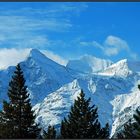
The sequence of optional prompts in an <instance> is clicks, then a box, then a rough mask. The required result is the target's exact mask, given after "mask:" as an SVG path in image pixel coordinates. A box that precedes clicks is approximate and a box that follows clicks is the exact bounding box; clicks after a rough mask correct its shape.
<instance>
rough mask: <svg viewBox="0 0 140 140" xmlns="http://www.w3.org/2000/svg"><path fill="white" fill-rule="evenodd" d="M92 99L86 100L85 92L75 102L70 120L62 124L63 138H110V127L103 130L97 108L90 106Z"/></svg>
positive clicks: (63, 121) (107, 126)
mask: <svg viewBox="0 0 140 140" xmlns="http://www.w3.org/2000/svg"><path fill="white" fill-rule="evenodd" d="M90 101H91V99H90V98H89V99H87V100H86V99H85V94H84V93H83V91H81V93H80V97H78V98H77V100H75V102H74V105H73V106H72V107H71V111H70V113H69V115H68V118H67V119H66V118H64V120H62V122H61V130H60V131H61V138H75V139H76V138H77V139H80V138H81V139H82V138H89V139H90V138H108V137H109V125H108V124H106V126H105V128H101V125H100V123H99V121H98V114H97V107H95V105H93V106H90Z"/></svg>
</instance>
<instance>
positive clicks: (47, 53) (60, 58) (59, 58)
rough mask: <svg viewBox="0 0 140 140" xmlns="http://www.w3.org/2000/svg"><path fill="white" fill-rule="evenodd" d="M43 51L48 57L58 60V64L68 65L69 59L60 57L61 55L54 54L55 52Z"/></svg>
mask: <svg viewBox="0 0 140 140" xmlns="http://www.w3.org/2000/svg"><path fill="white" fill-rule="evenodd" d="M41 52H42V53H44V54H45V55H46V56H47V57H48V58H50V59H52V60H53V61H55V62H57V63H58V64H61V65H64V66H66V64H67V62H68V60H66V59H64V58H62V57H60V56H59V55H57V54H54V53H53V52H51V51H47V50H42V51H41Z"/></svg>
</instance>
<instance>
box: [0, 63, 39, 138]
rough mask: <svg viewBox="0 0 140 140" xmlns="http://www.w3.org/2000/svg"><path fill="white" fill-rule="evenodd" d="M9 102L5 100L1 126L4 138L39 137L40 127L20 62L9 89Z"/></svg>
mask: <svg viewBox="0 0 140 140" xmlns="http://www.w3.org/2000/svg"><path fill="white" fill-rule="evenodd" d="M8 97H9V102H7V101H3V110H2V112H1V117H2V120H1V126H2V127H4V129H3V130H2V132H0V133H1V135H2V138H37V136H38V134H39V132H40V129H39V128H38V126H37V125H36V124H35V122H34V120H35V115H33V114H34V112H33V111H32V106H31V103H30V99H29V94H28V92H27V86H25V79H24V76H23V72H22V71H21V68H20V65H19V64H18V65H17V67H16V70H15V72H14V75H13V76H12V80H11V81H10V83H9V89H8Z"/></svg>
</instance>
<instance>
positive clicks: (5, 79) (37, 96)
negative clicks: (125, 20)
mask: <svg viewBox="0 0 140 140" xmlns="http://www.w3.org/2000/svg"><path fill="white" fill-rule="evenodd" d="M73 62H74V61H73ZM75 62H76V63H75ZM75 62H74V63H73V64H72V63H71V62H69V64H68V65H67V67H65V66H62V65H59V64H57V63H56V62H54V61H52V60H50V59H49V58H47V57H46V56H45V55H43V54H42V53H40V52H39V51H38V50H35V49H33V50H31V52H30V54H29V55H28V57H27V58H26V59H25V60H24V61H22V62H21V63H20V64H21V67H22V69H23V71H24V76H25V79H26V85H27V86H28V90H29V93H30V96H31V101H32V104H33V105H34V107H33V109H34V110H35V112H36V115H37V117H36V121H37V122H39V123H40V125H42V126H43V127H44V129H46V128H47V126H48V125H49V124H53V125H55V126H56V128H59V126H60V122H61V120H62V119H63V117H64V116H67V114H68V112H69V110H70V107H71V105H72V104H73V102H74V99H76V98H77V96H78V95H79V93H80V90H81V89H83V91H84V93H85V94H86V97H87V98H88V97H91V101H92V102H91V104H95V105H97V106H98V113H99V120H100V122H101V124H102V125H104V124H105V123H106V122H109V124H110V126H111V135H113V134H114V133H115V131H116V130H117V131H118V130H119V129H120V127H121V125H123V124H124V123H125V121H127V120H128V118H130V117H132V115H133V112H134V110H135V108H136V107H137V106H139V105H140V98H139V97H140V91H138V89H137V85H138V83H140V62H132V61H128V60H126V59H125V60H121V61H119V62H117V63H114V64H112V62H111V61H108V60H107V61H106V60H99V61H98V60H97V59H94V57H91V56H90V57H89V56H84V57H83V59H81V60H78V61H75ZM70 63H71V64H70ZM111 64H112V65H111ZM75 66H77V67H76V68H75ZM14 70H15V67H14V66H12V67H9V68H8V69H6V70H1V71H0V77H1V79H0V99H1V100H0V101H2V100H3V99H6V98H7V94H6V93H7V88H8V83H9V81H10V79H11V76H12V74H13V71H14Z"/></svg>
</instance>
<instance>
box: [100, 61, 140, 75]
mask: <svg viewBox="0 0 140 140" xmlns="http://www.w3.org/2000/svg"><path fill="white" fill-rule="evenodd" d="M139 72H140V61H136V62H133V61H129V60H127V59H124V60H120V61H119V62H117V63H115V64H112V65H111V66H109V67H108V68H106V69H105V70H104V71H102V72H101V73H100V74H102V75H108V76H122V77H127V76H128V75H129V74H132V73H139Z"/></svg>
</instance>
